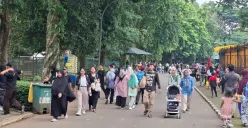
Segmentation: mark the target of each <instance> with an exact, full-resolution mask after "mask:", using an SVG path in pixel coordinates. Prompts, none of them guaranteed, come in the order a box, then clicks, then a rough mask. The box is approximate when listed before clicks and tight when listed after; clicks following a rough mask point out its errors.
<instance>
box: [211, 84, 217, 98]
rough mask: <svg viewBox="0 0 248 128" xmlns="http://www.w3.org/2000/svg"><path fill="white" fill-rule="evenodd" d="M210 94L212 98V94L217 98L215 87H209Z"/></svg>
mask: <svg viewBox="0 0 248 128" xmlns="http://www.w3.org/2000/svg"><path fill="white" fill-rule="evenodd" d="M211 93H212V96H213V95H214V93H215V96H216V97H217V91H216V86H215V87H211Z"/></svg>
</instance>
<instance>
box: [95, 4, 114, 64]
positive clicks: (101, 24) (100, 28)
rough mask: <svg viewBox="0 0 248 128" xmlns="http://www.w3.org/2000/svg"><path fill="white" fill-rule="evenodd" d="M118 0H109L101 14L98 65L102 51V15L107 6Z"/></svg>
mask: <svg viewBox="0 0 248 128" xmlns="http://www.w3.org/2000/svg"><path fill="white" fill-rule="evenodd" d="M116 1H118V0H114V1H112V2H110V3H109V4H108V5H107V6H106V7H105V8H104V10H103V12H102V14H101V24H100V45H99V57H98V59H99V60H98V64H99V65H100V64H101V51H102V49H101V48H102V47H101V46H102V22H103V17H104V14H105V11H106V10H107V8H108V7H109V6H110V5H111V4H113V3H114V2H116Z"/></svg>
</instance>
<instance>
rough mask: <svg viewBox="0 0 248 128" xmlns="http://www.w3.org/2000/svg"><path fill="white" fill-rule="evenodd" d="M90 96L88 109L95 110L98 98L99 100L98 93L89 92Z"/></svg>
mask: <svg viewBox="0 0 248 128" xmlns="http://www.w3.org/2000/svg"><path fill="white" fill-rule="evenodd" d="M91 93H92V95H91V96H89V108H90V109H91V106H92V109H96V106H97V102H98V98H99V94H100V93H99V92H97V91H94V90H91Z"/></svg>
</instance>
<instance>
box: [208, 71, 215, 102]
mask: <svg viewBox="0 0 248 128" xmlns="http://www.w3.org/2000/svg"><path fill="white" fill-rule="evenodd" d="M208 81H209V84H210V87H211V93H212V98H213V95H214V93H215V96H216V97H217V91H216V86H217V78H216V76H215V73H212V76H211V77H210V78H209V80H208Z"/></svg>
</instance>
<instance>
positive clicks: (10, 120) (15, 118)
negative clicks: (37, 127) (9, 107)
mask: <svg viewBox="0 0 248 128" xmlns="http://www.w3.org/2000/svg"><path fill="white" fill-rule="evenodd" d="M33 116H35V114H33V113H24V114H22V115H18V116H13V117H12V116H10V117H9V118H6V119H3V120H2V121H1V122H0V127H4V126H7V125H10V124H13V123H16V122H19V121H22V120H25V119H28V118H31V117H33Z"/></svg>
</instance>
